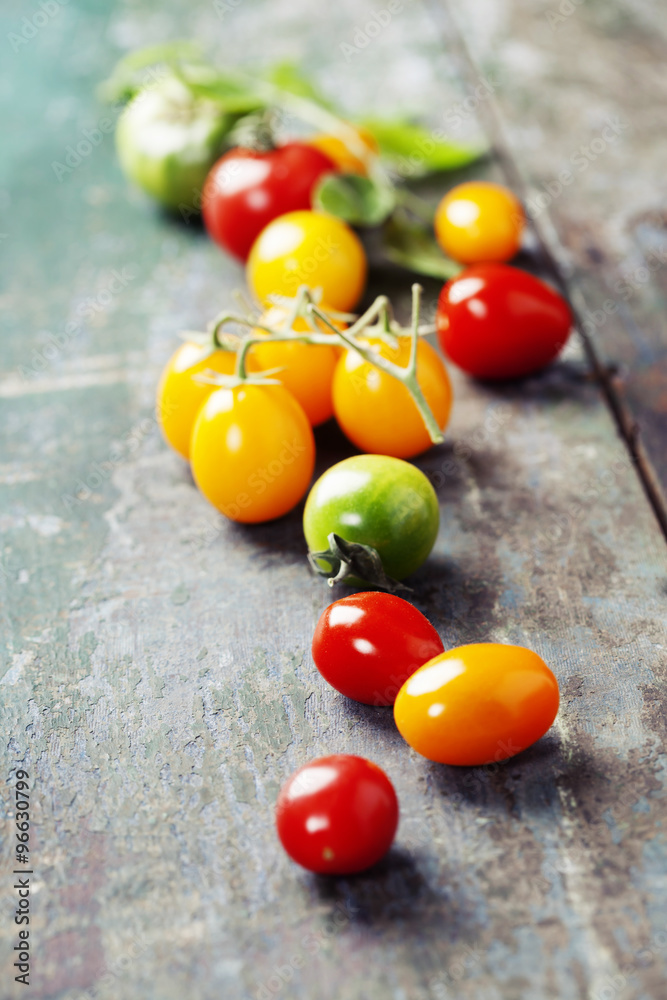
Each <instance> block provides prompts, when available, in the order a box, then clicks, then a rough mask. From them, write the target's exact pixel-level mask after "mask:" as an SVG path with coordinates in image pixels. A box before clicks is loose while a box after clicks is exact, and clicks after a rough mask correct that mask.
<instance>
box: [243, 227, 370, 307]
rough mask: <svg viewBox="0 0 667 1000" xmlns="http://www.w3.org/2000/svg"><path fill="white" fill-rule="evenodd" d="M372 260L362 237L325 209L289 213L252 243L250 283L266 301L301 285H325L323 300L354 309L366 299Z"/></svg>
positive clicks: (252, 288) (258, 296)
mask: <svg viewBox="0 0 667 1000" xmlns="http://www.w3.org/2000/svg"><path fill="white" fill-rule="evenodd" d="M367 271H368V263H367V261H366V254H365V253H364V248H363V246H362V245H361V241H360V240H359V237H358V236H357V235H356V234H355V233H354V232H353V231H352V230H351V229H350V227H349V226H348V225H347V224H346V223H345V222H343V221H342V220H341V219H337V218H336V217H335V216H333V215H326V214H325V213H324V212H288V213H287V214H286V215H281V216H279V217H278V218H277V219H274V220H273V222H270V223H269V224H268V226H266V228H265V229H263V230H262V232H261V233H260V234H259V236H258V237H257V239H256V240H255V242H254V243H253V245H252V249H251V250H250V256H249V257H248V269H247V276H248V285H249V287H250V289H251V290H252V291H253V292H254V293H255V295H256V296H257V298H258V299H259V300H260V302H262V303H264V305H270V304H271V296H272V295H286V296H290V297H291V296H294V295H296V292H297V290H298V288H299V285H308V286H309V287H310V288H321V289H322V303H323V304H325V305H327V306H329V308H330V309H337V310H339V311H340V312H348V311H349V310H351V309H353V308H354V306H355V305H356V304H357V302H358V301H359V299H360V298H361V294H362V292H363V290H364V285H365V284H366V274H367Z"/></svg>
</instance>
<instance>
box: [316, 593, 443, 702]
mask: <svg viewBox="0 0 667 1000" xmlns="http://www.w3.org/2000/svg"><path fill="white" fill-rule="evenodd" d="M312 651H313V660H314V661H315V666H316V667H317V669H318V670H319V672H320V673H321V674H322V676H323V677H324V679H325V680H326V681H328V682H329V684H331V686H332V687H335V688H336V690H337V691H340V693H341V694H344V695H345V696H346V697H347V698H354V700H355V701H361V702H363V703H364V704H366V705H393V703H394V700H395V698H396V695H397V694H398V691H399V689H400V688H401V687H402V685H403V684H404V683H405V681H406V680H407V679H408V677H410V676H412V674H414V672H415V670H418V669H419V667H421V666H423V664H424V663H426V661H427V660H430V659H432V658H433V657H434V656H437V655H438V654H439V653H442V652H443V651H444V647H443V645H442V640H441V639H440V636H439V635H438V633H437V632H436V630H435V629H434V628H433V626H432V625H431V623H430V622H429V621H428V619H427V618H425V617H424V615H423V614H422V613H421V611H418V610H417V608H415V607H414V605H412V604H409V603H408V601H404V600H403V598H402V597H397V596H396V595H395V594H383V593H379V592H377V591H364V592H362V593H360V594H352V595H351V596H350V597H343V598H342V599H341V600H340V601H336V602H335V603H334V604H331V605H329V607H328V608H326V610H325V611H323V613H322V615H321V617H320V620H319V621H318V623H317V627H316V629H315V635H314V636H313V647H312Z"/></svg>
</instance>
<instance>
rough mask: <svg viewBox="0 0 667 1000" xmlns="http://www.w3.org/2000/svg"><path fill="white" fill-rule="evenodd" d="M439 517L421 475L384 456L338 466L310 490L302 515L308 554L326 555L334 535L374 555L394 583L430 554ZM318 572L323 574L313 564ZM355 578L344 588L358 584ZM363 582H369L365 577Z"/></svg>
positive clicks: (432, 494) (358, 458)
mask: <svg viewBox="0 0 667 1000" xmlns="http://www.w3.org/2000/svg"><path fill="white" fill-rule="evenodd" d="M439 522H440V511H439V508H438V498H437V497H436V494H435V490H434V489H433V486H432V485H431V483H430V482H429V481H428V479H427V478H426V476H425V475H424V473H423V472H421V471H420V470H419V469H417V468H416V466H414V465H411V464H410V463H409V462H404V461H403V460H402V459H400V458H391V457H390V456H388V455H355V456H354V457H352V458H346V459H345V460H344V461H343V462H338V464H337V465H333V466H332V467H331V468H330V469H328V470H327V471H326V472H325V473H324V475H322V476H320V478H319V479H318V480H317V482H316V483H315V485H314V486H313V488H312V489H311V491H310V493H309V495H308V500H307V501H306V509H305V511H304V515H303V530H304V533H305V536H306V541H307V543H308V549H309V552H310V553H322V552H325V551H327V550H328V549H329V542H328V538H329V535H330V534H331V533H332V532H334V533H335V534H336V535H338V536H340V537H341V538H343V539H345V540H346V541H347V542H355V543H360V544H362V545H366V546H370V547H371V548H373V549H375V550H376V552H377V553H378V555H379V556H380V559H381V560H382V568H383V569H384V572H385V573H386V574H387V576H389V577H393V579H394V580H402V579H403V578H404V577H406V576H409V574H410V573H414V571H415V570H416V569H418V568H419V567H420V566H421V564H422V563H423V562H424V560H425V559H426V557H427V556H428V554H429V552H430V551H431V549H432V548H433V545H434V543H435V539H436V536H437V534H438V525H439ZM317 565H318V569H322V570H325V571H326V570H327V566H326V564H324V565H323V564H322V561H321V560H317ZM358 580H359V577H358V576H356V575H352V576H349V577H348V578H347V579H346V582H349V583H353V582H355V581H358ZM365 582H371V583H372V582H374V581H373V580H369V578H368V576H366V577H365Z"/></svg>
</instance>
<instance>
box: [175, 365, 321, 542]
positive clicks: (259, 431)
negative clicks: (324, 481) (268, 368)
mask: <svg viewBox="0 0 667 1000" xmlns="http://www.w3.org/2000/svg"><path fill="white" fill-rule="evenodd" d="M190 460H191V463H192V474H193V476H194V479H195V482H196V484H197V486H198V487H199V489H200V490H201V491H202V493H203V494H204V496H205V497H206V499H207V500H209V501H210V502H211V503H212V504H213V506H214V507H217V508H218V510H219V511H220V512H221V513H222V514H224V515H225V517H229V518H230V519H231V520H232V521H243V522H245V523H248V524H252V523H255V522H257V521H271V520H273V519H274V518H276V517H281V516H282V515H283V514H286V513H287V512H288V511H289V510H291V509H292V507H294V506H295V505H296V504H297V503H298V502H299V500H300V499H301V497H302V496H303V495H304V493H305V492H306V490H307V489H308V486H309V484H310V480H311V477H312V475H313V468H314V465H315V442H314V440H313V432H312V430H311V427H310V424H309V423H308V418H307V417H306V414H305V413H304V412H303V409H302V408H301V406H300V405H299V404H298V403H297V401H296V399H294V397H293V396H292V394H291V393H290V392H288V391H287V389H285V388H284V387H283V386H282V385H251V384H248V383H246V384H244V385H239V386H236V387H234V388H233V389H231V388H230V389H228V388H222V389H217V390H216V391H215V392H213V393H211V395H210V396H209V397H208V399H207V400H206V402H205V403H204V405H203V406H202V408H201V410H200V411H199V416H198V417H197V420H196V422H195V426H194V428H193V431H192V444H191V446H190Z"/></svg>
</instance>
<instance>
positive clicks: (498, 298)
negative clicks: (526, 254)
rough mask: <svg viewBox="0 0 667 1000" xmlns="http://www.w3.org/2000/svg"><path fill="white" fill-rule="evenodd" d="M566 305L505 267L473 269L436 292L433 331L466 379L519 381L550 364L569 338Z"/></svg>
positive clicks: (545, 288)
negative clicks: (471, 377) (436, 304)
mask: <svg viewBox="0 0 667 1000" xmlns="http://www.w3.org/2000/svg"><path fill="white" fill-rule="evenodd" d="M571 325H572V315H571V313H570V308H569V306H568V304H567V302H566V301H565V300H564V299H563V298H562V297H561V296H560V295H559V294H558V293H557V292H554V291H553V289H551V288H550V287H549V286H548V285H546V284H545V283H544V282H543V281H540V280H539V278H534V277H533V275H532V274H527V273H526V271H520V270H519V269H518V268H516V267H510V266H509V265H508V264H476V265H474V266H473V267H468V268H466V269H465V270H464V271H462V272H461V274H459V275H458V276H457V277H456V278H454V279H452V280H451V281H448V282H447V284H446V285H445V286H444V288H443V289H442V291H441V292H440V298H439V300H438V311H437V314H436V326H437V330H438V339H439V341H440V346H441V347H442V349H443V351H444V352H445V354H446V355H447V357H448V358H449V359H450V360H451V361H453V362H454V364H455V365H458V366H459V368H462V369H463V370H464V371H465V372H467V373H468V374H469V375H474V376H475V377H476V378H483V379H505V378H520V377H521V376H522V375H530V374H531V372H536V371H539V370H540V369H541V368H545V367H546V365H548V364H550V363H551V362H552V361H553V360H554V358H555V357H556V356H557V354H558V353H559V352H560V351H561V349H562V348H563V347H564V345H565V343H566V341H567V338H568V336H569V334H570V327H571Z"/></svg>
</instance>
